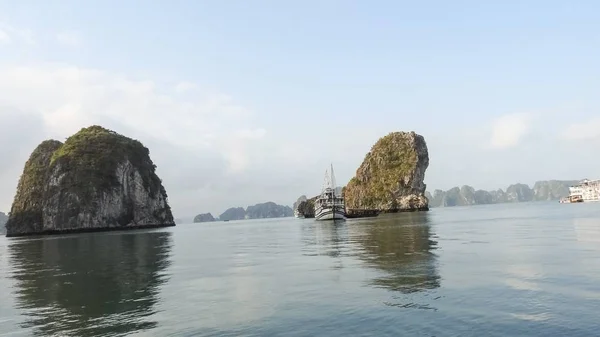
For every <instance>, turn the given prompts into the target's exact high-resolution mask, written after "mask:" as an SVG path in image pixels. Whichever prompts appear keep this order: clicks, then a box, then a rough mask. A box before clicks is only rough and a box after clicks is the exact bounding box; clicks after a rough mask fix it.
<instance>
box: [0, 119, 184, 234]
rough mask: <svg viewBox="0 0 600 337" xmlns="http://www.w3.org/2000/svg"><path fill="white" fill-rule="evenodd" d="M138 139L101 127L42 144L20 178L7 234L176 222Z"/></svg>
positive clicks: (87, 129)
mask: <svg viewBox="0 0 600 337" xmlns="http://www.w3.org/2000/svg"><path fill="white" fill-rule="evenodd" d="M155 169H156V166H155V165H154V163H153V162H152V160H151V159H150V155H149V151H148V149H147V148H146V147H144V146H143V145H142V144H141V143H140V142H139V141H137V140H133V139H130V138H127V137H125V136H123V135H120V134H117V133H115V132H113V131H110V130H107V129H104V128H102V127H100V126H91V127H88V128H84V129H82V130H80V131H79V132H78V133H76V134H75V135H73V136H71V137H69V138H68V139H67V140H66V141H65V143H64V144H62V143H61V142H58V141H56V140H48V141H44V142H42V143H41V144H40V145H39V146H38V147H37V148H36V149H35V150H34V151H33V153H32V154H31V156H30V158H29V160H28V161H27V163H26V164H25V168H24V170H23V174H22V175H21V178H20V179H19V183H18V186H17V193H16V195H15V198H14V201H13V205H12V208H11V212H10V216H9V219H8V222H7V224H6V229H7V236H19V235H30V234H45V233H47V234H51V233H64V232H81V231H96V230H110V229H129V228H141V227H160V226H174V225H175V223H174V221H173V215H172V213H171V208H170V207H169V204H168V202H167V193H166V191H165V189H164V187H163V185H162V182H161V180H160V179H159V177H158V176H157V175H156V173H155Z"/></svg>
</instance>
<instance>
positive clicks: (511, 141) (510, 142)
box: [489, 113, 532, 149]
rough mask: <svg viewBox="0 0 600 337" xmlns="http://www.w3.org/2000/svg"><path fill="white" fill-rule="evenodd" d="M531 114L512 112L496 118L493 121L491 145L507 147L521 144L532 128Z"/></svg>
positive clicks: (492, 146) (496, 147)
mask: <svg viewBox="0 0 600 337" xmlns="http://www.w3.org/2000/svg"><path fill="white" fill-rule="evenodd" d="M531 119H532V116H531V115H530V114H525V113H523V114H510V115H504V116H501V117H499V118H497V119H495V120H494V121H493V123H492V137H491V139H490V144H489V145H490V147H491V148H494V149H506V148H510V147H514V146H516V145H518V144H519V142H520V141H521V139H522V138H523V136H524V135H525V134H527V132H528V131H529V129H530V123H531Z"/></svg>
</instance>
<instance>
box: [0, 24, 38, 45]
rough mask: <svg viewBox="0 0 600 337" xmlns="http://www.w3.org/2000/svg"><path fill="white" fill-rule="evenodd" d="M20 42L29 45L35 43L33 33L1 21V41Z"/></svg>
mask: <svg viewBox="0 0 600 337" xmlns="http://www.w3.org/2000/svg"><path fill="white" fill-rule="evenodd" d="M9 42H19V43H24V44H28V45H33V44H35V39H34V38H33V33H32V32H31V31H30V30H28V29H20V28H16V27H14V26H12V25H9V24H8V23H5V22H0V43H9Z"/></svg>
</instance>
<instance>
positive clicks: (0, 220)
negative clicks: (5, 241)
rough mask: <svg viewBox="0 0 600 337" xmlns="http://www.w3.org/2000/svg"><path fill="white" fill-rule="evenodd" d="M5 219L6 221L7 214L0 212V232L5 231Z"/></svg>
mask: <svg viewBox="0 0 600 337" xmlns="http://www.w3.org/2000/svg"><path fill="white" fill-rule="evenodd" d="M6 221H8V215H6V214H4V213H3V212H0V234H4V233H6V227H4V225H5V224H6Z"/></svg>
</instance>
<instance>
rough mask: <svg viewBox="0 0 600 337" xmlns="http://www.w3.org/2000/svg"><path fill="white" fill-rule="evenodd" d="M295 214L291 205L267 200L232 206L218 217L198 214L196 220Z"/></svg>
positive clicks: (258, 217)
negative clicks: (245, 205)
mask: <svg viewBox="0 0 600 337" xmlns="http://www.w3.org/2000/svg"><path fill="white" fill-rule="evenodd" d="M293 215H294V211H293V210H292V208H291V207H290V206H283V205H278V204H276V203H274V202H271V201H269V202H265V203H262V204H256V205H254V206H248V207H247V208H246V209H244V208H243V207H231V208H229V209H227V210H226V211H225V212H223V213H222V214H221V215H219V217H218V218H215V217H213V215H212V214H210V213H203V214H198V215H196V217H195V218H194V222H195V223H198V222H211V221H219V220H221V221H225V220H243V219H265V218H283V217H290V216H293Z"/></svg>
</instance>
